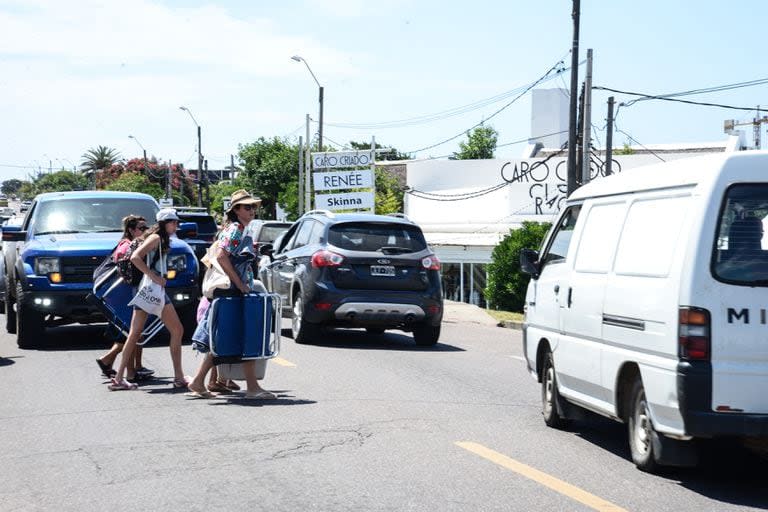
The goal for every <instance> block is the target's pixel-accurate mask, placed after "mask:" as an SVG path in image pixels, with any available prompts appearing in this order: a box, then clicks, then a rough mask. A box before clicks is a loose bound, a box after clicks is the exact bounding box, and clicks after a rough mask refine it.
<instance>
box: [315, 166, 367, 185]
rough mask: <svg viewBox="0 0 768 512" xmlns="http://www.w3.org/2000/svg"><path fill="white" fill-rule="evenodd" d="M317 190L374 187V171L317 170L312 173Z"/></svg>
mask: <svg viewBox="0 0 768 512" xmlns="http://www.w3.org/2000/svg"><path fill="white" fill-rule="evenodd" d="M312 179H313V181H314V185H315V190H336V189H348V188H371V187H373V173H372V172H371V170H370V169H356V170H354V171H331V172H316V173H313V174H312Z"/></svg>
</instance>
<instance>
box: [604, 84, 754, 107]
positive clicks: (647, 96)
mask: <svg viewBox="0 0 768 512" xmlns="http://www.w3.org/2000/svg"><path fill="white" fill-rule="evenodd" d="M592 88H593V89H597V90H600V91H610V92H615V93H617V94H627V95H629V96H640V97H642V98H644V99H646V100H661V101H673V102H676V103H686V104H688V105H699V106H702V107H717V108H725V109H730V110H746V111H752V110H755V107H735V106H733V105H723V104H720V103H708V102H703V101H691V100H680V99H676V98H669V97H666V96H663V95H662V96H659V95H653V94H645V93H641V92H631V91H621V90H619V89H611V88H610V87H601V86H594V87H592ZM619 105H624V106H627V107H628V106H630V105H631V103H626V104H619ZM617 112H618V111H617Z"/></svg>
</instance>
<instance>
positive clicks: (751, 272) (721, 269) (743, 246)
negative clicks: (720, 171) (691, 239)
mask: <svg viewBox="0 0 768 512" xmlns="http://www.w3.org/2000/svg"><path fill="white" fill-rule="evenodd" d="M767 225H768V185H766V184H744V185H734V186H732V187H730V188H729V189H728V191H727V192H726V194H725V199H724V205H723V208H722V213H721V214H720V220H719V222H718V226H717V239H716V240H715V247H714V254H713V255H712V274H713V275H714V277H715V278H716V279H719V280H721V281H725V282H729V283H733V284H740V285H746V286H768V237H765V236H763V234H764V232H765V228H766V226H767Z"/></svg>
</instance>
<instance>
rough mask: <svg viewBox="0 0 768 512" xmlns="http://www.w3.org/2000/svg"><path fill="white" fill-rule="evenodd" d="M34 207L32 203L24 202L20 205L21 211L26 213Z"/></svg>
mask: <svg viewBox="0 0 768 512" xmlns="http://www.w3.org/2000/svg"><path fill="white" fill-rule="evenodd" d="M30 206H32V201H22V202H21V204H20V205H19V211H21V212H26V211H27V210H29V208H30Z"/></svg>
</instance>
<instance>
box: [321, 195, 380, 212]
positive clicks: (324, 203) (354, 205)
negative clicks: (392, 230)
mask: <svg viewBox="0 0 768 512" xmlns="http://www.w3.org/2000/svg"><path fill="white" fill-rule="evenodd" d="M375 201H376V198H375V197H374V193H373V191H368V192H346V193H340V194H315V208H318V209H321V210H330V211H332V212H337V211H340V210H369V211H371V212H372V211H373V208H374V204H375Z"/></svg>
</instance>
